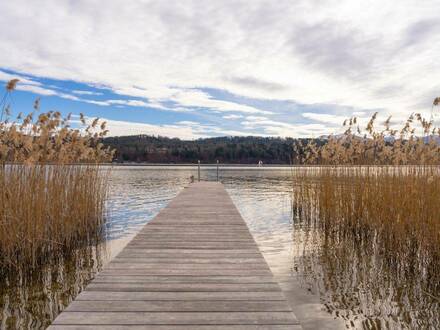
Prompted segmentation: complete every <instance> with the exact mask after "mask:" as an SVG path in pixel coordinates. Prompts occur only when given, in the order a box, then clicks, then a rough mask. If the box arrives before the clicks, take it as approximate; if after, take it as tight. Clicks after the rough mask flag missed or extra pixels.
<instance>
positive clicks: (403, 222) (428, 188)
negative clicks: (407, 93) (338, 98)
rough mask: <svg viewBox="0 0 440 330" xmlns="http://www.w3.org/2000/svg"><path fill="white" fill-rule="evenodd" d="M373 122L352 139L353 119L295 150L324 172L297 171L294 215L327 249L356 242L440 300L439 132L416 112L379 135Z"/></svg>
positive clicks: (312, 168)
mask: <svg viewBox="0 0 440 330" xmlns="http://www.w3.org/2000/svg"><path fill="white" fill-rule="evenodd" d="M375 120H376V115H374V116H373V118H372V119H371V120H370V122H369V123H368V126H367V128H366V133H363V132H361V130H360V129H358V130H357V133H353V130H352V127H353V125H355V124H356V119H355V118H352V119H350V120H349V123H348V126H349V128H348V129H347V131H346V132H345V134H344V135H342V136H337V137H329V139H328V141H327V143H326V144H324V145H322V146H317V145H315V144H313V143H311V144H309V145H307V146H301V147H302V148H303V152H304V155H305V157H304V158H303V161H304V162H305V163H306V164H325V165H330V166H320V167H311V168H307V169H305V170H301V171H297V172H296V175H294V189H293V200H294V207H293V209H294V211H295V214H296V215H297V217H298V218H300V219H302V221H305V222H306V223H309V224H311V225H313V227H314V228H319V230H320V232H321V233H322V234H323V237H324V241H325V242H326V243H329V242H331V244H330V245H333V246H339V247H342V249H343V248H349V247H350V246H353V244H355V245H356V246H358V247H361V248H362V249H363V250H365V251H368V253H371V255H373V254H374V255H375V256H379V257H380V258H381V259H382V261H385V262H386V264H387V265H388V266H389V267H393V268H394V270H395V271H394V272H393V274H397V276H400V278H401V280H402V285H405V280H406V279H409V278H417V281H418V285H419V286H420V288H421V289H422V290H423V291H424V292H426V294H427V295H429V296H430V297H434V298H433V299H434V300H438V301H440V203H439V201H440V167H439V165H440V137H439V135H438V133H439V130H438V129H436V128H434V127H433V125H432V122H428V121H426V120H425V119H424V118H422V117H421V116H420V115H418V114H416V115H413V116H411V117H410V118H409V119H408V121H407V122H406V124H405V126H404V127H403V128H402V129H401V130H400V131H397V130H392V129H390V128H389V119H388V120H387V122H385V127H386V129H385V130H384V131H381V132H377V131H376V130H375V129H374V127H373V124H374V121H375ZM413 121H416V122H418V123H419V124H420V127H421V128H422V134H421V135H416V132H415V129H414V128H413V127H412V123H413ZM398 132H399V133H398Z"/></svg>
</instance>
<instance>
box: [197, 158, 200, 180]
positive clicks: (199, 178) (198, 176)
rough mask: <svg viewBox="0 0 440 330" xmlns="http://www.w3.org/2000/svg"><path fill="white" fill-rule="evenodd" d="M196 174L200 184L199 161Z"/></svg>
mask: <svg viewBox="0 0 440 330" xmlns="http://www.w3.org/2000/svg"><path fill="white" fill-rule="evenodd" d="M197 174H198V175H197V177H198V179H199V182H200V160H199V161H198V166H197Z"/></svg>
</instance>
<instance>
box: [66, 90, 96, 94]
mask: <svg viewBox="0 0 440 330" xmlns="http://www.w3.org/2000/svg"><path fill="white" fill-rule="evenodd" d="M72 93H73V94H77V95H102V93H100V92H91V91H80V90H73V91H72Z"/></svg>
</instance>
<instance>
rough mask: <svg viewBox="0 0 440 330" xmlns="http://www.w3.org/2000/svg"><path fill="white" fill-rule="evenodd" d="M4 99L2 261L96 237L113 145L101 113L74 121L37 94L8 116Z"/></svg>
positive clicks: (33, 259) (17, 263)
mask: <svg viewBox="0 0 440 330" xmlns="http://www.w3.org/2000/svg"><path fill="white" fill-rule="evenodd" d="M17 82H18V81H16V80H14V81H10V82H9V83H8V84H7V85H6V93H11V91H12V90H13V89H14V88H15V86H16V84H17ZM2 106H3V107H2V118H3V117H4V119H3V120H2V121H0V265H2V271H9V270H14V269H17V268H23V267H24V268H27V269H34V268H36V267H38V266H39V265H41V264H44V263H45V262H47V260H48V259H50V258H51V257H53V256H56V255H57V254H59V253H67V252H69V251H72V250H73V249H75V248H77V247H79V246H81V245H84V244H88V243H90V242H91V241H92V240H96V239H97V238H98V237H99V234H100V231H101V228H102V223H103V221H104V220H103V219H104V218H103V215H104V214H103V212H104V201H105V198H106V193H107V184H106V182H107V180H106V179H107V175H108V171H103V170H102V169H100V167H99V164H100V163H102V162H104V161H110V160H111V159H112V157H113V152H112V151H111V150H109V149H106V148H104V147H103V145H102V144H101V143H100V139H101V138H102V137H103V136H105V134H106V133H107V131H106V130H105V123H99V120H98V119H95V120H93V121H92V122H91V123H90V125H86V118H85V117H84V116H83V115H81V116H80V119H79V121H78V128H75V129H74V128H71V126H70V122H71V118H70V115H69V116H68V117H67V118H62V117H61V114H60V113H59V112H47V113H39V100H37V101H36V102H35V105H34V111H33V112H32V113H30V114H29V115H27V116H25V117H22V115H21V114H20V115H18V116H17V118H16V119H15V120H14V121H11V120H10V114H9V109H8V107H7V106H6V105H5V104H3V105H2ZM34 117H35V119H34Z"/></svg>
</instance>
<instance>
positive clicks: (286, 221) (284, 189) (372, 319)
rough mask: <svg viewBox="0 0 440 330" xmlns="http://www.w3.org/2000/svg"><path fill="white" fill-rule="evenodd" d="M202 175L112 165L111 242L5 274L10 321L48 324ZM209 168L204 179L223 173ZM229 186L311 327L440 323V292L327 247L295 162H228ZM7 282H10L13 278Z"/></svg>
mask: <svg viewBox="0 0 440 330" xmlns="http://www.w3.org/2000/svg"><path fill="white" fill-rule="evenodd" d="M191 176H194V177H196V178H197V167H187V166H181V167H178V166H160V167H149V166H117V167H114V168H113V170H112V175H111V180H110V194H109V199H108V202H107V223H106V230H105V239H106V240H105V242H104V243H103V244H101V245H99V246H98V247H87V248H84V249H83V250H81V251H77V253H75V254H74V255H73V256H72V257H71V258H69V259H68V260H60V261H59V263H58V264H56V265H51V266H48V267H47V268H46V269H44V270H42V271H41V272H39V273H38V274H35V276H34V277H32V278H30V279H29V278H26V279H22V278H18V279H15V280H13V281H10V280H9V279H6V280H4V281H3V283H2V284H1V285H2V287H1V291H0V327H1V328H2V329H16V328H24V329H27V328H38V329H44V328H45V327H47V326H48V325H49V324H50V321H51V320H52V319H53V318H54V317H55V316H56V315H57V314H58V313H59V311H60V310H62V309H63V308H64V307H65V306H67V305H68V303H69V302H70V301H71V300H72V299H73V298H74V297H75V296H76V295H77V294H78V293H79V292H80V291H81V290H82V288H83V287H84V286H85V285H86V284H87V283H88V282H89V281H90V279H91V278H93V276H94V274H95V272H96V271H97V270H99V269H100V268H101V267H102V265H103V264H105V263H106V262H107V261H108V260H110V259H111V258H112V257H113V256H115V255H116V254H117V253H118V252H119V251H120V250H121V249H122V248H123V247H124V246H125V244H127V243H128V241H129V240H130V239H131V238H132V237H133V235H135V233H136V232H137V231H138V230H139V229H140V228H141V227H142V226H143V225H144V224H146V223H148V221H150V220H151V219H152V218H153V217H154V216H155V215H156V214H157V213H158V212H159V211H160V209H162V208H163V207H165V206H166V205H167V204H168V202H169V201H170V200H171V199H172V198H173V197H175V196H176V195H177V194H178V193H179V192H180V191H181V190H182V189H184V187H185V186H187V185H188V184H189V183H190V177H191ZM216 176H217V173H216V169H215V167H212V168H207V167H202V171H201V177H202V180H216ZM220 181H221V182H222V183H224V184H225V187H226V189H227V190H228V192H229V194H230V195H231V197H232V199H233V201H234V202H235V204H236V206H237V208H238V209H239V211H240V213H241V214H242V216H243V218H244V219H245V221H246V222H247V224H248V226H249V228H250V230H251V232H252V234H253V235H254V237H255V239H256V241H257V243H258V244H259V246H260V249H261V250H262V252H263V254H264V256H265V258H266V260H267V261H268V263H269V265H270V267H271V269H272V271H273V273H274V275H275V276H276V277H277V279H278V280H279V281H280V284H281V287H282V289H283V290H284V292H285V294H286V296H287V298H288V299H289V301H290V303H291V305H292V308H293V309H294V312H295V314H296V315H297V317H298V318H299V319H300V321H301V323H302V324H303V327H304V328H305V329H346V328H359V329H387V328H388V329H439V328H440V316H439V314H440V310H439V303H440V302H439V298H438V297H439V295H432V294H429V293H425V292H422V291H421V290H420V289H419V288H418V286H417V280H416V279H396V278H395V277H394V276H393V273H392V269H388V268H386V267H383V266H382V265H381V263H380V261H378V259H377V258H376V256H371V255H365V253H362V251H359V250H358V249H356V246H345V247H344V248H343V249H342V250H341V248H339V249H333V248H328V247H327V246H326V245H325V242H323V240H322V237H321V236H320V233H319V232H316V231H314V230H313V228H310V227H307V226H305V225H304V224H302V222H301V219H300V218H298V216H297V215H296V214H294V212H293V211H292V200H291V191H292V184H293V183H292V169H291V168H289V167H277V168H267V167H263V168H255V167H248V168H246V167H221V168H220ZM5 281H6V282H5Z"/></svg>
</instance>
